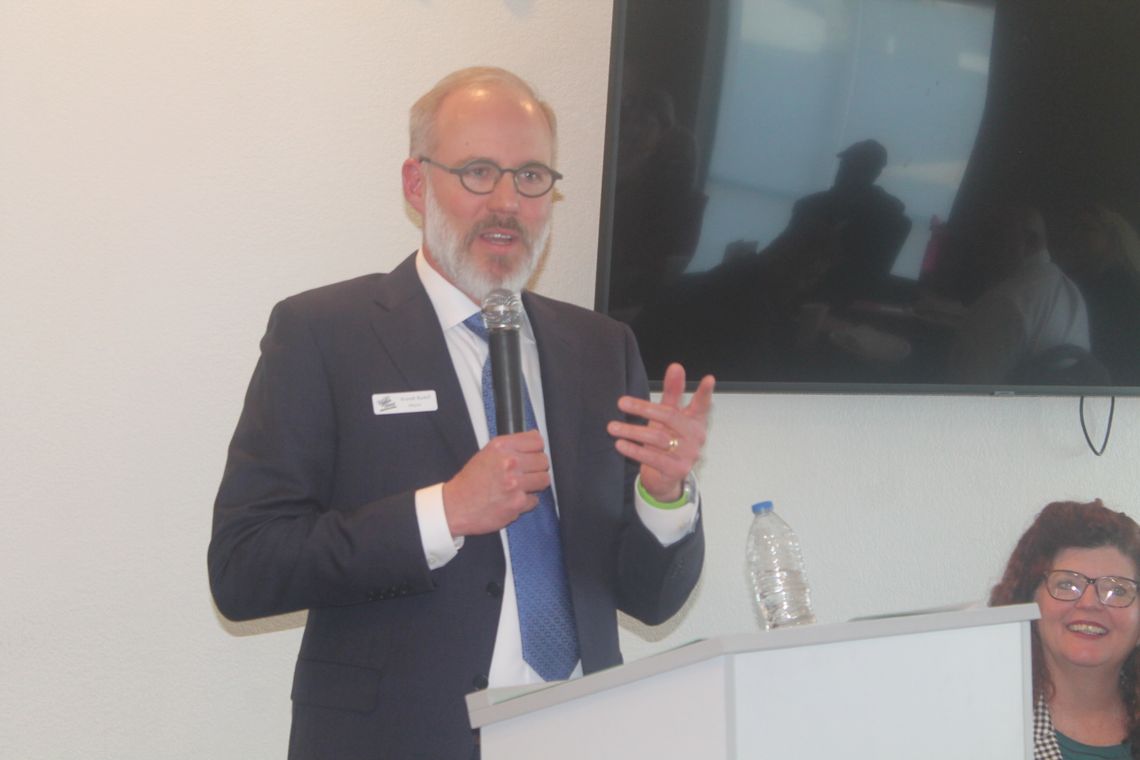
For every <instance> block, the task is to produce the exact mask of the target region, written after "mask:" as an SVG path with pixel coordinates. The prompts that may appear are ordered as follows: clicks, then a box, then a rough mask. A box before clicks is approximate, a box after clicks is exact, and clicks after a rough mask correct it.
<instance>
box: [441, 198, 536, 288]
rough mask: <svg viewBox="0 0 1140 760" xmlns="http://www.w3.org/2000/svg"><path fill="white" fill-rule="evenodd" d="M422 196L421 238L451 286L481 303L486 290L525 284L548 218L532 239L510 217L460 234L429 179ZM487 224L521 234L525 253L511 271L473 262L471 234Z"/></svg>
mask: <svg viewBox="0 0 1140 760" xmlns="http://www.w3.org/2000/svg"><path fill="white" fill-rule="evenodd" d="M425 196H426V197H425V199H424V241H425V242H426V243H427V246H428V249H429V250H430V251H431V254H432V257H433V258H434V259H435V262H436V263H437V264H438V265H439V268H440V269H442V270H443V273H444V275H445V276H446V277H447V279H448V280H450V281H451V283H452V284H453V285H455V287H457V288H459V289H460V290H462V291H463V292H464V293H466V294H467V295H468V296H469V297H471V298H472V299H474V300H475V301H476V302H477V303H482V302H483V299H484V298H486V297H487V294H488V293H490V292H491V291H492V290H495V289H496V288H504V289H506V290H509V291H511V292H512V293H517V292H519V291H521V290H522V289H523V288H524V287H526V284H527V282H528V281H529V280H530V276H531V275H532V274H534V269H535V266H536V264H537V263H538V253H539V252H540V251H542V250H543V249H544V248H545V247H546V241H547V239H548V238H549V237H550V220H549V219H548V220H547V221H546V223H545V224H543V225H542V229H540V230H539V231H538V235H536V236H535V238H534V239H533V240H532V239H531V236H530V234H529V233H528V232H527V231H526V230H525V229H523V226H522V225H521V224H519V222H518V220H517V219H515V218H514V217H491V218H489V219H486V220H484V221H483V222H480V223H479V224H476V225H475V226H474V227H473V228H472V229H471V231H470V232H469V233H468V234H467V236H466V237H464V236H463V234H462V232H461V231H460V230H457V229H455V228H454V227H453V226H452V225H451V224H450V223H449V221H448V219H447V216H446V215H445V214H444V213H443V212H442V211H441V210H440V208H439V205H438V204H437V203H436V200H435V193H434V192H433V191H432V189H431V183H430V182H429V183H428V187H427V192H426V194H425ZM490 227H503V228H506V229H510V230H513V231H515V232H517V233H519V234H520V235H521V236H522V242H523V245H524V246H526V249H527V256H526V258H525V259H524V260H522V261H521V262H520V263H519V265H518V266H517V267H516V268H515V269H514V271H511V272H506V273H500V274H496V273H492V272H487V271H484V270H483V269H481V268H480V267H478V266H477V265H476V263H475V261H474V258H473V257H472V256H471V255H470V253H469V251H470V247H471V244H472V243H473V242H474V241H475V238H476V237H478V236H479V234H480V233H481V232H482V231H483V230H485V229H488V228H490Z"/></svg>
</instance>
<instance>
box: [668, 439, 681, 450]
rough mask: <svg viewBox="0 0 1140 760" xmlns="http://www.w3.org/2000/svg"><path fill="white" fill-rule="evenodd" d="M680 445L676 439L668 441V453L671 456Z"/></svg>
mask: <svg viewBox="0 0 1140 760" xmlns="http://www.w3.org/2000/svg"><path fill="white" fill-rule="evenodd" d="M680 445H681V442H680V441H678V440H677V439H676V438H670V439H669V453H670V454H672V453H673V452H674V451H676V450H677V447H678V446H680Z"/></svg>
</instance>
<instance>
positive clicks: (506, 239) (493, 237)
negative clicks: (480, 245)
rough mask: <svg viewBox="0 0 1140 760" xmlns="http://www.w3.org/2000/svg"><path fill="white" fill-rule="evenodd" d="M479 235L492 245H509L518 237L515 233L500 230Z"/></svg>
mask: <svg viewBox="0 0 1140 760" xmlns="http://www.w3.org/2000/svg"><path fill="white" fill-rule="evenodd" d="M479 237H480V238H481V239H483V240H485V241H487V242H488V243H491V244H492V245H511V244H512V243H514V242H515V240H517V239H518V236H517V235H515V234H513V233H510V232H502V231H500V230H492V231H488V232H484V233H482V234H481V235H479Z"/></svg>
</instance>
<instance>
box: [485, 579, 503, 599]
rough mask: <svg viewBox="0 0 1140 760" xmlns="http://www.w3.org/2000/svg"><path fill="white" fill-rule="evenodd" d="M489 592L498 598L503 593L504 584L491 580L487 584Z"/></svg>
mask: <svg viewBox="0 0 1140 760" xmlns="http://www.w3.org/2000/svg"><path fill="white" fill-rule="evenodd" d="M487 594H489V595H490V596H493V597H495V598H496V599H498V598H499V597H500V596H502V595H503V585H502V584H501V583H499V582H498V581H491V582H490V583H488V584H487Z"/></svg>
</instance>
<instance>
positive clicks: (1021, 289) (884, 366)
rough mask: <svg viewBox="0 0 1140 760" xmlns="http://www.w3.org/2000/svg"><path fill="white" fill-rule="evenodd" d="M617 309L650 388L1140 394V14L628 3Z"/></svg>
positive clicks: (1057, 7) (1135, 9)
mask: <svg viewBox="0 0 1140 760" xmlns="http://www.w3.org/2000/svg"><path fill="white" fill-rule="evenodd" d="M615 28H616V29H617V30H618V33H617V37H618V39H620V40H621V43H620V44H619V45H615V57H614V65H613V69H614V71H613V80H612V87H613V88H614V94H613V97H612V98H611V102H612V103H614V105H615V107H616V113H615V114H611V119H610V123H611V125H612V128H611V134H610V150H609V157H610V160H608V162H607V167H606V175H607V181H606V202H605V204H604V220H603V235H602V244H601V247H602V251H601V255H600V261H601V265H600V266H599V283H598V284H599V287H598V306H599V308H600V309H602V310H604V311H607V312H608V313H610V314H611V315H613V316H614V317H616V318H618V319H621V320H623V321H626V322H628V323H629V324H630V325H631V326H632V327H633V329H634V332H635V333H636V335H637V338H638V341H639V344H640V346H641V349H642V354H643V356H644V358H645V360H646V366H647V369H648V370H649V372H650V377H651V379H654V380H659V379H660V377H661V375H662V373H663V371H664V367H665V366H666V365H667V363H668V362H670V361H681V362H682V363H684V364H685V365H686V368H687V369H688V370H689V372H690V377H694V376H699V375H701V374H704V373H706V372H712V373H715V374H716V375H717V376H718V378H719V379H720V381H721V383H722V387H727V388H730V389H731V388H740V389H744V388H764V387H770V388H773V389H805V390H835V391H840V390H842V391H859V390H868V391H871V390H892V389H897V390H908V391H910V390H913V391H933V392H954V391H961V392H997V391H1010V392H1041V393H1086V392H1094V391H1097V392H1113V393H1140V242H1138V236H1137V232H1136V223H1137V221H1138V217H1140V140H1137V139H1136V137H1135V136H1136V135H1137V134H1140V97H1138V96H1137V95H1136V93H1135V89H1136V88H1135V82H1136V81H1140V52H1138V49H1137V47H1136V46H1135V45H1134V43H1133V39H1132V38H1133V37H1134V32H1135V30H1136V29H1138V28H1140V4H1134V3H1118V2H1112V1H1111V0H1093V1H1092V2H1087V3H1069V2H1065V1H1064V0H1012V1H1011V2H1003V3H1001V4H1000V6H999V7H998V8H996V9H995V7H994V5H993V4H987V3H978V2H926V1H924V0H721V1H718V0H704V1H703V2H691V3H659V2H654V1H653V0H628V2H625V3H619V5H618V9H617V11H616V12H615Z"/></svg>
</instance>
